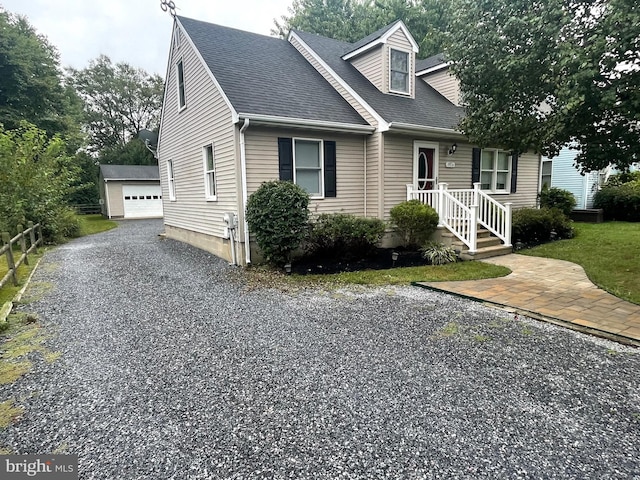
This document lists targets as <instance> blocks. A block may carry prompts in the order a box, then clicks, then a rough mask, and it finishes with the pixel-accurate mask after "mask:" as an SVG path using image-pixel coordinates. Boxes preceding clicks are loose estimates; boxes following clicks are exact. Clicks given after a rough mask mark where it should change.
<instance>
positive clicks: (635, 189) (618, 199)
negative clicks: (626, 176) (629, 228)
mask: <svg viewBox="0 0 640 480" xmlns="http://www.w3.org/2000/svg"><path fill="white" fill-rule="evenodd" d="M593 206H594V207H595V208H601V209H602V210H603V211H604V218H605V219H606V220H624V221H628V222H640V180H634V181H631V182H627V183H623V184H622V185H619V186H611V185H609V184H607V185H605V186H604V187H602V189H601V190H600V191H599V192H597V193H596V195H595V197H594V199H593Z"/></svg>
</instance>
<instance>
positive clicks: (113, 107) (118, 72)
mask: <svg viewBox="0 0 640 480" xmlns="http://www.w3.org/2000/svg"><path fill="white" fill-rule="evenodd" d="M68 74H69V79H70V82H71V84H72V85H73V86H74V87H75V88H76V90H77V91H78V94H79V95H80V97H81V98H82V100H83V101H84V111H85V115H86V126H87V130H88V132H89V135H90V140H89V149H90V151H92V152H103V151H104V152H106V151H109V150H113V149H122V148H125V145H126V144H127V143H128V142H129V141H130V140H131V139H132V138H135V137H137V135H138V133H139V132H140V130H142V129H149V130H153V129H154V128H156V127H157V126H158V124H159V123H160V111H161V108H162V95H163V88H164V87H163V80H162V78H161V77H160V76H158V75H150V74H148V73H147V72H145V71H144V70H142V69H140V68H134V67H132V66H131V65H129V64H127V63H117V64H115V65H114V64H113V63H112V62H111V59H109V57H107V56H106V55H101V56H100V57H98V58H97V59H95V60H92V61H91V62H90V64H89V67H87V68H85V69H82V70H76V69H72V68H70V69H68Z"/></svg>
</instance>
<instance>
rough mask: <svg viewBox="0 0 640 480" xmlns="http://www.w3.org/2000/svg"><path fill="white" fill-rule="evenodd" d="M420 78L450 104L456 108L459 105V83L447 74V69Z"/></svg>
mask: <svg viewBox="0 0 640 480" xmlns="http://www.w3.org/2000/svg"><path fill="white" fill-rule="evenodd" d="M421 78H422V80H424V81H425V82H426V83H428V84H429V85H431V86H432V87H433V88H435V89H436V90H437V91H438V92H439V93H440V94H441V95H442V96H444V97H445V98H446V99H447V100H449V101H450V102H451V103H453V104H454V105H458V106H459V105H460V82H459V81H458V79H457V78H456V77H454V76H453V75H451V73H449V69H448V68H444V69H442V70H438V71H437V72H434V73H430V74H428V75H423V76H422V77H421Z"/></svg>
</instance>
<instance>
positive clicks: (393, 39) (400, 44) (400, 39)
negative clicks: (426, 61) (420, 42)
mask: <svg viewBox="0 0 640 480" xmlns="http://www.w3.org/2000/svg"><path fill="white" fill-rule="evenodd" d="M392 48H393V49H395V50H402V51H403V52H409V93H410V94H411V98H415V96H416V89H415V78H416V75H415V73H416V70H415V64H416V54H415V53H414V51H413V46H412V45H411V42H410V41H409V39H408V38H407V37H406V36H405V35H404V32H403V31H402V30H401V29H398V30H396V32H394V33H393V35H391V36H390V37H389V38H388V40H387V47H386V48H385V49H384V52H385V53H384V65H383V67H384V68H383V72H382V73H383V75H384V91H385V92H386V93H389V87H390V79H389V61H390V58H391V53H390V50H391V49H392Z"/></svg>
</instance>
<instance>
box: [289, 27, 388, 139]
mask: <svg viewBox="0 0 640 480" xmlns="http://www.w3.org/2000/svg"><path fill="white" fill-rule="evenodd" d="M290 43H291V45H293V46H294V47H295V48H296V50H298V51H299V52H300V54H301V55H302V56H303V57H304V58H305V59H306V60H307V61H308V62H309V63H310V64H311V65H313V67H314V68H315V69H316V70H317V71H318V73H320V75H322V76H323V77H324V79H325V80H326V81H327V82H329V83H330V84H331V86H332V87H333V88H335V90H336V91H337V92H338V93H339V94H340V95H342V98H344V99H345V100H346V101H347V102H349V105H351V106H352V107H353V108H354V110H355V111H356V112H358V113H359V114H360V116H362V118H364V119H365V120H366V121H367V122H369V124H371V125H373V126H374V127H376V128H377V127H378V122H377V121H376V119H375V118H374V117H373V115H371V114H370V113H369V112H368V111H367V110H366V109H365V108H364V107H363V106H362V105H361V104H360V102H358V101H357V100H356V99H355V97H354V96H353V95H351V94H350V93H349V92H348V91H347V90H346V89H345V88H344V87H343V86H342V85H340V83H339V82H338V81H337V80H336V79H335V78H334V77H333V75H331V74H330V73H329V72H328V71H327V69H326V68H324V67H323V66H322V65H321V64H320V62H318V61H317V60H316V59H315V58H314V57H313V56H312V55H311V53H310V52H309V51H308V50H307V49H306V48H305V47H304V46H303V45H302V44H301V43H300V42H299V41H298V40H297V39H296V38H295V37H291V40H290Z"/></svg>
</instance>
